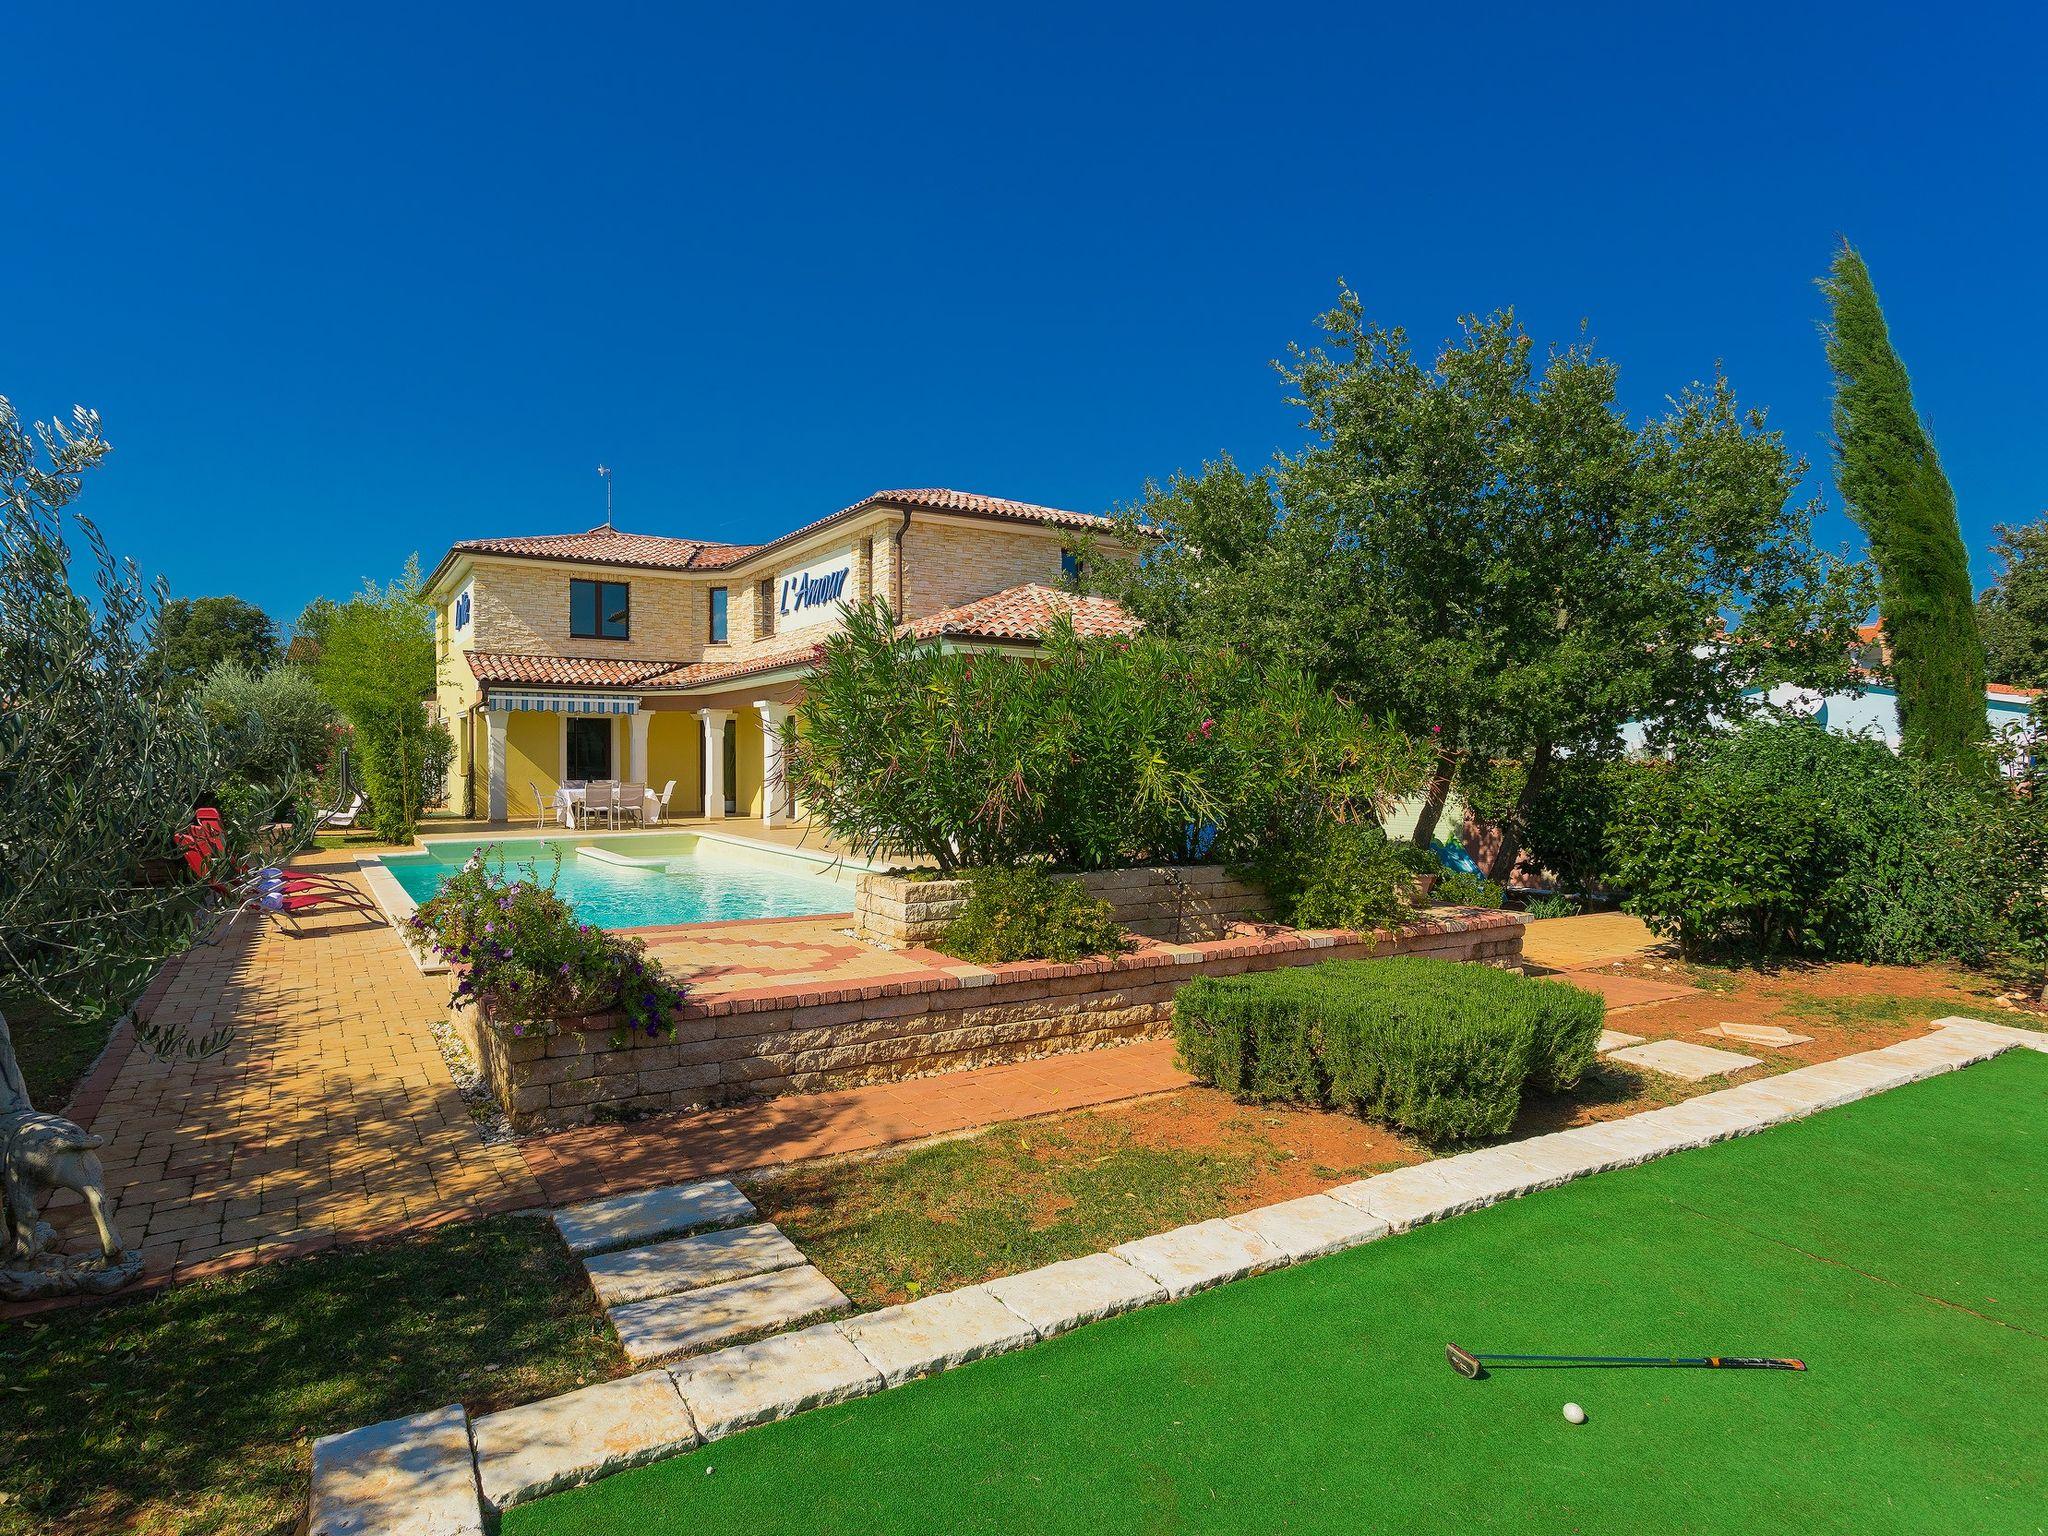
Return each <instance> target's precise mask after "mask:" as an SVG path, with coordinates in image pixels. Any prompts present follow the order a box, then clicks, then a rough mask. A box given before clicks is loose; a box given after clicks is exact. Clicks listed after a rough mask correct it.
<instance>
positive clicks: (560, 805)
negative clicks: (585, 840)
mask: <svg viewBox="0 0 2048 1536" xmlns="http://www.w3.org/2000/svg"><path fill="white" fill-rule="evenodd" d="M588 789H589V786H588V785H584V784H576V785H564V786H562V787H561V788H560V789H558V790H556V791H555V820H556V821H558V822H560V823H561V824H562V825H563V826H565V827H580V826H582V825H583V799H584V795H585V793H586V792H587V791H588ZM635 795H638V796H639V797H640V820H641V822H642V823H644V824H647V825H652V824H653V823H654V822H656V821H658V820H659V819H660V817H661V797H660V796H659V795H657V794H655V792H654V791H653V790H651V789H649V788H648V787H647V786H646V785H645V784H621V785H620V786H619V811H620V814H621V815H624V814H626V813H628V812H629V811H630V809H631V807H632V804H633V797H634V796H635Z"/></svg>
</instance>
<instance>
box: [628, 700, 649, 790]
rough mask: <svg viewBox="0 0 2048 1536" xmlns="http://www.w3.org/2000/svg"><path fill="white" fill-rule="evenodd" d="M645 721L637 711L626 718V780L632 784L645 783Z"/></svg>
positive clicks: (645, 717)
mask: <svg viewBox="0 0 2048 1536" xmlns="http://www.w3.org/2000/svg"><path fill="white" fill-rule="evenodd" d="M647 720H648V717H647V715H646V714H645V713H644V712H643V711H641V710H637V709H636V710H634V711H633V713H632V714H630V715H628V716H626V740H627V748H626V763H627V769H626V778H627V779H628V781H630V782H631V783H634V784H645V783H646V782H647Z"/></svg>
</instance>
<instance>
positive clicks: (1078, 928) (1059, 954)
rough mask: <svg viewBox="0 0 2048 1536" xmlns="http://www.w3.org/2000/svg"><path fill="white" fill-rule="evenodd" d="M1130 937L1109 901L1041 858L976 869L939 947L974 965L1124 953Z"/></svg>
mask: <svg viewBox="0 0 2048 1536" xmlns="http://www.w3.org/2000/svg"><path fill="white" fill-rule="evenodd" d="M1130 944H1131V939H1130V935H1129V934H1127V933H1125V932H1124V930H1123V929H1122V928H1121V927H1119V926H1118V924H1117V920H1116V913H1115V911H1114V909H1112V908H1111V906H1110V904H1109V903H1108V902H1106V901H1100V900H1097V899H1096V898H1095V897H1092V896H1090V895H1089V894H1088V893H1087V892H1086V891H1085V890H1083V889H1082V888H1081V885H1080V883H1079V882H1078V881H1074V880H1055V879H1054V878H1053V877H1052V873H1051V871H1049V870H1047V869H1046V868H1045V867H1044V866H1043V865H1039V864H1026V865H1022V866H1019V867H1018V868H1015V869H977V870H973V871H971V872H970V873H969V874H968V876H967V904H966V905H965V906H964V907H962V908H961V909H960V913H959V915H958V916H957V917H955V918H954V919H953V921H952V922H951V923H950V924H948V925H947V928H946V931H945V932H944V933H943V934H941V935H940V936H939V939H938V941H937V943H936V944H935V945H934V946H933V947H934V948H936V949H938V950H940V951H941V952H942V953H945V954H948V955H952V956H953V957H954V958H956V959H959V960H969V961H972V962H973V963H974V964H976V965H1001V964H1003V963H1004V962H1006V961H1011V960H1082V959H1086V958H1087V957H1088V956H1090V955H1114V954H1121V953H1122V952H1123V951H1124V950H1126V949H1128V948H1129V947H1130Z"/></svg>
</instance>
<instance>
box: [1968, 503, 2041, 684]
mask: <svg viewBox="0 0 2048 1536" xmlns="http://www.w3.org/2000/svg"><path fill="white" fill-rule="evenodd" d="M1993 548H1994V549H1996V550H1997V552H1998V559H1999V570H1998V579H1997V580H1996V581H1994V582H1992V584H1991V586H1990V588H1989V589H1988V590H1987V591H1986V592H1985V593H1984V595H1983V596H1982V597H1980V598H1978V599H1977V630H1978V632H1979V633H1980V634H1981V635H1983V637H1984V654H1985V663H1986V669H1987V671H1988V674H1989V676H1990V679H1991V681H1993V682H1997V683H2011V684H2013V685H2015V686H2017V687H2021V688H2044V687H2048V517H2044V518H2042V519H2040V520H2039V521H2037V522H2032V523H2029V524H2027V526H2026V527H2024V528H2008V527H2006V526H2005V525H2004V524H2003V523H2001V524H1999V526H1998V542H1997V544H1995V545H1994V546H1993Z"/></svg>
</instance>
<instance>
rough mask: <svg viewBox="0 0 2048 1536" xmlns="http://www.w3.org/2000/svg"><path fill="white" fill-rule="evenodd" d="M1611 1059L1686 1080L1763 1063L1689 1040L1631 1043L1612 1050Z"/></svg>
mask: <svg viewBox="0 0 2048 1536" xmlns="http://www.w3.org/2000/svg"><path fill="white" fill-rule="evenodd" d="M1613 1060H1615V1061H1625V1062H1627V1063H1629V1065H1631V1066H1636V1067H1648V1068H1649V1069H1650V1070H1651V1071H1652V1072H1662V1073H1664V1074H1666V1075H1667V1076H1670V1077H1682V1078H1684V1079H1685V1080H1686V1081H1687V1082H1689V1083H1697V1082H1700V1081H1702V1080H1704V1079H1706V1078H1709V1077H1729V1076H1732V1075H1734V1074H1735V1073H1737V1072H1746V1071H1748V1070H1749V1069H1750V1068H1751V1067H1757V1066H1762V1065H1763V1063H1762V1062H1761V1061H1759V1060H1758V1059H1757V1058H1756V1057H1754V1056H1742V1055H1738V1054H1737V1053H1736V1052H1734V1051H1719V1050H1716V1049H1714V1047H1713V1046H1711V1045H1694V1044H1693V1043H1692V1042H1691V1041H1689V1040H1652V1041H1650V1042H1649V1044H1647V1045H1632V1046H1629V1047H1628V1048H1627V1049H1626V1050H1620V1051H1616V1052H1615V1053H1614V1055H1613Z"/></svg>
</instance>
